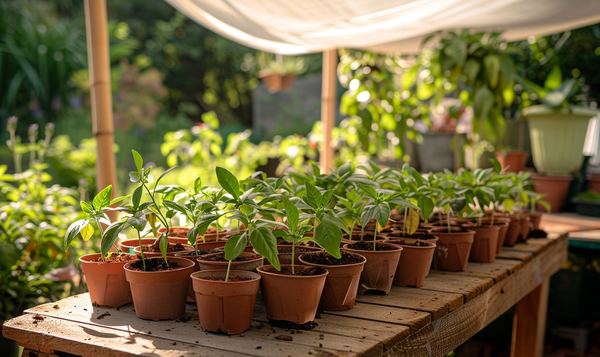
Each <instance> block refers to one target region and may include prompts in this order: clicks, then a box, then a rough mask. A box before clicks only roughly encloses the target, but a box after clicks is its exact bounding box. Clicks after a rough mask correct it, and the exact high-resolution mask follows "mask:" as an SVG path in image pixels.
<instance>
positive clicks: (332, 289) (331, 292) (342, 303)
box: [300, 253, 367, 311]
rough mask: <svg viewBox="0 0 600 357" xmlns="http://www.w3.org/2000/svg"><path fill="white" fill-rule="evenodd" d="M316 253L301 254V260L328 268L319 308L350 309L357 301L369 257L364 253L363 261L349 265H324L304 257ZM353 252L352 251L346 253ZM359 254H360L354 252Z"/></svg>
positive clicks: (304, 262)
mask: <svg viewBox="0 0 600 357" xmlns="http://www.w3.org/2000/svg"><path fill="white" fill-rule="evenodd" d="M309 254H314V253H304V254H302V255H301V256H300V262H301V263H302V264H305V265H312V266H319V267H323V268H325V269H327V271H328V272H329V275H327V279H325V286H324V287H323V294H322V295H321V300H320V301H319V309H323V310H328V311H340V310H350V309H352V308H353V307H354V304H355V303H356V292H357V290H358V284H359V282H360V274H361V273H362V271H363V268H364V265H365V263H366V262H367V259H366V258H365V257H363V256H362V255H361V256H360V257H362V262H361V263H355V264H347V265H324V264H314V263H310V262H307V261H306V260H304V259H302V257H306V255H309ZM346 254H352V253H346ZM352 255H357V256H358V254H352Z"/></svg>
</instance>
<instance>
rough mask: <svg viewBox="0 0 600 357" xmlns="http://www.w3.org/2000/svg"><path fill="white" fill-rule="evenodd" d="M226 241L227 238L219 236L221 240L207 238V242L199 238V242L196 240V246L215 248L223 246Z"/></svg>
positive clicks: (201, 248)
mask: <svg viewBox="0 0 600 357" xmlns="http://www.w3.org/2000/svg"><path fill="white" fill-rule="evenodd" d="M226 243H227V239H226V238H219V240H212V241H208V240H207V241H206V242H202V240H199V241H198V242H196V248H198V249H200V250H213V249H217V248H223V247H224V246H225V244H226Z"/></svg>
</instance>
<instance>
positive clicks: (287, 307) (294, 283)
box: [256, 265, 329, 324]
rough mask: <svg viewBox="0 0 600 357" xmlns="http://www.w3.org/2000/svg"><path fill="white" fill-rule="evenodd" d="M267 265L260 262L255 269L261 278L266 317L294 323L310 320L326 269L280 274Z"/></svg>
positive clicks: (320, 292)
mask: <svg viewBox="0 0 600 357" xmlns="http://www.w3.org/2000/svg"><path fill="white" fill-rule="evenodd" d="M269 267H271V266H270V265H263V266H261V267H259V268H258V269H256V271H257V272H258V274H260V276H261V277H262V279H261V281H260V286H261V289H262V293H263V298H264V299H265V306H266V308H267V317H268V318H269V319H271V320H279V321H291V322H294V323H297V324H305V323H307V322H311V321H313V320H314V319H315V315H316V314H317V306H318V305H319V300H320V299H321V294H322V292H323V287H324V286H325V280H326V278H327V275H328V274H329V272H327V271H326V272H325V273H323V274H319V275H307V276H295V275H282V274H276V273H272V272H269V271H266V270H265V269H268V268H269ZM282 267H289V265H283V266H282Z"/></svg>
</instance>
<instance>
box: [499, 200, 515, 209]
mask: <svg viewBox="0 0 600 357" xmlns="http://www.w3.org/2000/svg"><path fill="white" fill-rule="evenodd" d="M514 206H515V200H513V199H512V198H507V199H505V200H504V201H502V207H504V210H505V211H506V212H510V211H512V209H513V207H514Z"/></svg>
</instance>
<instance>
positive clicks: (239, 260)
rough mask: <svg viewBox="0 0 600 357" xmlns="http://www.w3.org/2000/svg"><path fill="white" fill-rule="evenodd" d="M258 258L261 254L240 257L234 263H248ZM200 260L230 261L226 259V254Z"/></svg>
mask: <svg viewBox="0 0 600 357" xmlns="http://www.w3.org/2000/svg"><path fill="white" fill-rule="evenodd" d="M258 258H260V254H247V255H243V256H242V255H240V256H239V257H237V258H235V259H234V260H232V261H233V262H247V261H250V260H254V259H258ZM200 259H202V260H203V261H205V262H227V261H228V260H227V259H225V252H222V253H221V254H215V255H212V256H210V257H201V258H200Z"/></svg>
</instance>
